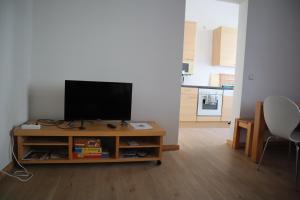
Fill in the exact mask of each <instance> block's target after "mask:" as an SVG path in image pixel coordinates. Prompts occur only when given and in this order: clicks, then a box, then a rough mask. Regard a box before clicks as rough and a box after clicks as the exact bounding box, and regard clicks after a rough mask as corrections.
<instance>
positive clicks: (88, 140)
mask: <svg viewBox="0 0 300 200" xmlns="http://www.w3.org/2000/svg"><path fill="white" fill-rule="evenodd" d="M73 140H74V142H73V143H74V146H75V147H91V148H92V147H101V140H100V139H99V138H95V137H76V138H74V139H73Z"/></svg>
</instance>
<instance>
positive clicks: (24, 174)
mask: <svg viewBox="0 0 300 200" xmlns="http://www.w3.org/2000/svg"><path fill="white" fill-rule="evenodd" d="M10 141H11V143H10V151H11V152H12V155H13V159H15V161H16V163H17V164H18V165H19V167H21V168H22V169H23V170H17V171H14V172H13V174H10V173H8V172H6V171H4V170H1V171H0V172H2V173H3V174H5V175H7V176H9V177H12V178H16V179H18V180H19V181H21V182H23V183H26V182H28V181H29V180H30V179H31V178H32V177H33V174H32V173H31V172H29V171H28V170H27V169H26V168H25V167H24V166H23V165H21V163H19V161H18V159H17V157H16V155H15V152H14V143H15V142H14V136H13V134H12V133H11V134H10Z"/></svg>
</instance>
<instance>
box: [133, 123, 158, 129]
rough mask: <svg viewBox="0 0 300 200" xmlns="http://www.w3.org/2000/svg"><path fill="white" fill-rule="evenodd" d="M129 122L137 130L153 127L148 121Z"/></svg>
mask: <svg viewBox="0 0 300 200" xmlns="http://www.w3.org/2000/svg"><path fill="white" fill-rule="evenodd" d="M129 124H130V125H131V126H132V127H133V128H134V129H136V130H146V129H152V128H153V127H152V126H150V125H149V124H148V123H145V122H131V123H129Z"/></svg>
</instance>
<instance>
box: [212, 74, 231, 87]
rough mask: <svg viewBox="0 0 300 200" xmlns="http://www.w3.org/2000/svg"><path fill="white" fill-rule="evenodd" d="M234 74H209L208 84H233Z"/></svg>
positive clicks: (216, 85)
mask: <svg viewBox="0 0 300 200" xmlns="http://www.w3.org/2000/svg"><path fill="white" fill-rule="evenodd" d="M234 83H235V76H234V75H232V74H211V75H210V83H209V85H210V86H215V87H222V86H223V85H234Z"/></svg>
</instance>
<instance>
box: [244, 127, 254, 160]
mask: <svg viewBox="0 0 300 200" xmlns="http://www.w3.org/2000/svg"><path fill="white" fill-rule="evenodd" d="M252 135H253V134H252V123H249V124H248V128H247V140H246V147H245V154H246V155H247V156H251V151H252V138H253V136H252Z"/></svg>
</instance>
